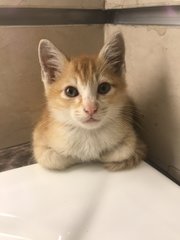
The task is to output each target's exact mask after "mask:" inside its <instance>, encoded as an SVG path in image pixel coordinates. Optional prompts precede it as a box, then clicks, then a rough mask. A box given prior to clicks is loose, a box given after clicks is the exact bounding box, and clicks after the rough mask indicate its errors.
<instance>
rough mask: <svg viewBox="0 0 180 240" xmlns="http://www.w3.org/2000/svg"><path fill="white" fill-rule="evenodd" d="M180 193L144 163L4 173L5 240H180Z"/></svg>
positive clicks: (1, 225) (0, 224)
mask: <svg viewBox="0 0 180 240" xmlns="http://www.w3.org/2000/svg"><path fill="white" fill-rule="evenodd" d="M179 203H180V189H179V187H178V186H177V185H176V184H175V183H173V182H172V181H171V180H169V179H168V178H166V177H165V176H163V175H162V174H161V173H159V172H158V171H156V170H155V169H153V168H152V167H150V166H149V165H147V164H146V163H142V164H141V165H140V166H139V167H137V168H136V169H133V170H129V171H122V172H116V173H111V172H108V171H106V170H104V169H103V168H101V166H97V165H88V166H85V165H79V166H76V167H74V168H71V169H70V170H68V171H64V172H52V171H48V170H45V169H43V168H41V167H40V166H39V165H37V164H35V165H31V166H28V167H22V168H19V169H14V170H10V171H7V172H2V173H0V240H14V239H17V240H99V239H103V240H120V239H122V240H144V239H146V240H152V239H153V240H159V239H163V240H169V239H172V240H179V236H180V223H179V216H180V204H179Z"/></svg>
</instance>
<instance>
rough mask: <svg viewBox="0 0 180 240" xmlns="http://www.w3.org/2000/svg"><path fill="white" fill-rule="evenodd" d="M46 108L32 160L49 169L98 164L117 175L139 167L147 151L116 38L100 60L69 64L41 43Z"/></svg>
mask: <svg viewBox="0 0 180 240" xmlns="http://www.w3.org/2000/svg"><path fill="white" fill-rule="evenodd" d="M39 61H40V65H41V73H42V81H43V83H44V87H45V94H46V98H47V104H46V107H45V109H44V113H43V115H42V118H41V120H40V121H39V123H38V124H37V126H36V128H35V130H34V134H33V149H34V156H35V159H36V161H37V162H38V163H40V164H41V165H42V166H43V167H45V168H48V169H57V170H61V169H65V168H67V167H70V166H71V165H74V164H76V163H81V162H90V161H99V162H101V163H102V164H103V165H104V166H105V167H106V168H107V169H109V170H112V171H116V170H121V169H125V168H131V167H133V166H136V165H137V164H138V163H139V162H140V161H141V160H143V159H144V158H145V146H144V144H143V143H142V142H141V140H140V139H139V137H138V134H137V133H136V131H135V128H134V122H133V105H132V104H131V101H130V99H129V97H128V95H127V91H126V82H125V45H124V40H123V37H122V35H121V34H120V33H119V34H116V35H114V37H113V38H112V39H111V40H110V41H109V42H108V43H106V44H105V45H104V46H103V48H102V49H101V51H100V53H99V55H98V56H97V57H93V56H81V57H76V58H72V59H71V60H70V59H68V58H67V57H66V56H65V55H64V54H63V53H62V52H60V51H59V50H58V49H57V48H56V47H55V46H54V45H53V44H52V43H51V42H50V41H48V40H41V41H40V43H39Z"/></svg>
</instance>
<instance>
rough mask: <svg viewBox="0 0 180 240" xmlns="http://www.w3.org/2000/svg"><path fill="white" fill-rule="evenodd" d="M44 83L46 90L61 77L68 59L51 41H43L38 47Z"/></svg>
mask: <svg viewBox="0 0 180 240" xmlns="http://www.w3.org/2000/svg"><path fill="white" fill-rule="evenodd" d="M38 56H39V62H40V65H41V75H42V81H43V82H44V85H45V88H47V87H48V85H49V84H52V83H53V82H55V81H56V79H57V78H58V77H59V76H60V75H61V73H62V71H63V69H64V65H65V64H66V63H67V62H68V59H67V58H66V57H65V55H64V54H63V53H61V52H60V51H59V50H58V49H57V48H56V47H55V46H54V45H53V44H52V43H51V42H50V41H49V40H47V39H42V40H40V42H39V47H38Z"/></svg>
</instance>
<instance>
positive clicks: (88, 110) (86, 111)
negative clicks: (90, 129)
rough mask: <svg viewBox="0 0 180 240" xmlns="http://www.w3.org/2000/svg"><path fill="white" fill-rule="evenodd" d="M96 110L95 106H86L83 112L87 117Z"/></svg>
mask: <svg viewBox="0 0 180 240" xmlns="http://www.w3.org/2000/svg"><path fill="white" fill-rule="evenodd" d="M97 110H98V107H97V105H94V104H88V105H86V107H84V112H85V113H87V114H88V115H90V116H92V115H93V114H95V113H96V112H97Z"/></svg>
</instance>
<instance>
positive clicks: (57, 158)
mask: <svg viewBox="0 0 180 240" xmlns="http://www.w3.org/2000/svg"><path fill="white" fill-rule="evenodd" d="M34 156H35V159H36V161H37V162H38V163H39V164H40V165H42V166H43V167H45V168H48V169H51V170H62V169H65V168H68V167H70V166H71V165H73V164H74V163H75V162H76V161H75V160H74V161H73V159H70V158H69V157H64V156H62V155H60V154H58V153H57V152H56V151H54V150H53V149H52V148H50V147H47V146H34Z"/></svg>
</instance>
